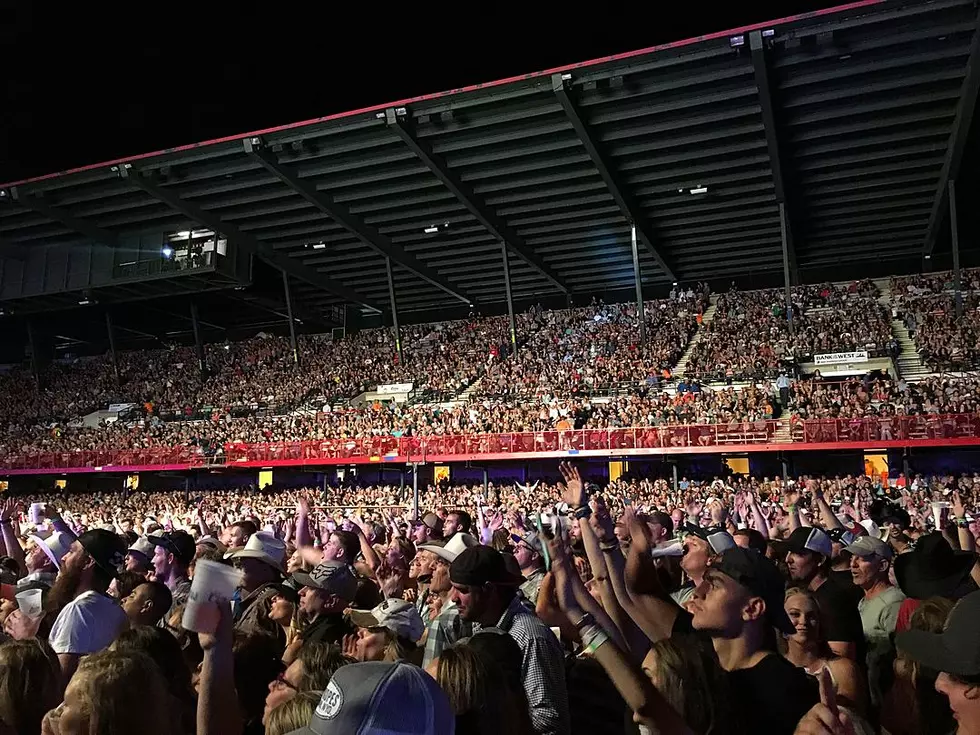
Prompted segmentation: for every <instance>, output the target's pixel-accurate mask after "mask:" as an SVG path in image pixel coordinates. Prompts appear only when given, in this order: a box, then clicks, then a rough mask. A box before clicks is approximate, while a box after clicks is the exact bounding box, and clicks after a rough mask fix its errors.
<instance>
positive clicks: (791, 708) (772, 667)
mask: <svg viewBox="0 0 980 735" xmlns="http://www.w3.org/2000/svg"><path fill="white" fill-rule="evenodd" d="M692 618H693V616H692V615H691V613H689V612H687V611H686V610H682V611H681V612H680V613H678V615H677V618H676V619H675V620H674V626H673V629H672V631H671V635H672V636H674V635H687V634H692V633H693V634H695V635H706V634H704V633H701V632H699V631H695V630H694V628H693V626H692V624H691V621H692ZM728 683H729V686H730V687H731V696H732V699H733V700H734V702H733V708H734V709H735V715H736V719H737V721H738V722H739V723H740V724H741V726H742V727H743V728H744V729H745V732H752V733H765V734H766V735H779V734H780V733H786V734H787V735H792V733H793V731H794V730H796V726H797V724H799V721H800V720H801V719H803V715H805V714H806V713H807V712H809V711H810V708H811V707H812V706H813V705H815V704H816V703H817V702H819V701H820V694H819V689H818V686H817V680H816V679H814V678H813V677H812V676H809V675H808V674H807V673H806V672H805V671H803V669H800V668H797V667H796V666H794V665H793V664H791V663H790V662H789V661H787V660H786V659H784V658H783V657H782V656H779V655H777V654H775V653H771V654H770V655H768V656H766V657H765V658H764V659H762V661H760V662H759V663H757V664H756V665H755V666H753V667H752V668H749V669H738V670H736V671H730V672H728Z"/></svg>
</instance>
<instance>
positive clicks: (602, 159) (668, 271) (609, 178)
mask: <svg viewBox="0 0 980 735" xmlns="http://www.w3.org/2000/svg"><path fill="white" fill-rule="evenodd" d="M566 76H567V75H563V74H553V75H552V77H551V89H552V91H553V92H554V93H555V97H557V98H558V102H559V104H561V108H562V110H563V111H564V112H565V117H566V118H567V119H568V122H569V123H571V125H572V129H573V130H574V131H575V135H576V136H577V137H578V139H579V142H581V144H582V146H583V147H584V148H585V151H586V153H588V155H589V158H590V159H592V164H593V165H594V166H595V167H596V170H597V171H598V172H599V176H601V177H602V180H603V182H604V183H605V185H606V189H607V190H608V191H609V193H610V194H611V195H612V198H613V200H614V201H615V202H616V206H618V207H619V210H620V212H622V213H623V216H624V217H626V220H627V222H629V224H630V225H631V226H633V227H635V228H636V236H637V239H638V240H639V241H640V242H642V243H643V245H644V246H645V247H646V249H647V251H648V252H649V253H650V255H652V256H653V259H654V260H655V261H656V263H657V266H658V267H659V268H660V270H662V271H663V272H664V275H665V276H667V278H669V279H670V280H671V281H676V280H677V274H676V273H675V272H674V271H675V269H674V267H673V266H672V265H671V264H670V263H668V261H667V258H666V256H665V255H664V253H661V252H660V250H658V249H657V246H656V240H655V239H654V237H653V235H652V233H651V231H650V226H649V222H648V220H647V218H646V217H644V216H643V214H642V213H641V211H640V208H639V206H638V205H637V203H636V201H635V200H634V198H633V195H632V194H631V193H630V192H629V191H628V190H627V189H626V187H625V186H624V184H623V183H622V182H621V181H620V178H619V174H618V173H617V172H616V171H615V170H614V168H613V166H612V164H611V162H610V161H609V159H608V156H607V155H606V154H605V153H604V152H603V150H602V149H601V147H600V142H599V141H598V140H597V139H596V137H595V136H594V135H593V133H592V130H591V129H590V128H589V126H588V124H587V123H586V121H585V118H584V117H583V116H582V112H581V111H580V110H579V107H578V105H577V104H576V102H575V100H574V99H572V95H571V93H570V92H569V90H568V86H567V85H566V84H565V82H566V79H565V77H566Z"/></svg>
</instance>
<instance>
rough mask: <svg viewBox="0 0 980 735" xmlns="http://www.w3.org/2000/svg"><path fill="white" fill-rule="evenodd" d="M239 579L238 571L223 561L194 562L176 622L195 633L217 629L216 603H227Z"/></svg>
mask: <svg viewBox="0 0 980 735" xmlns="http://www.w3.org/2000/svg"><path fill="white" fill-rule="evenodd" d="M241 581H242V573H241V572H240V571H239V570H238V569H235V568H234V567H230V566H228V565H227V564H221V563H219V562H216V561H210V560H209V559H201V560H200V561H198V562H197V564H196V565H195V566H194V579H193V581H192V582H191V591H190V594H189V595H188V597H187V605H186V606H185V607H184V617H183V618H181V621H180V624H181V625H182V626H183V628H184V630H190V631H193V632H195V633H214V632H215V631H216V630H217V629H218V621H219V619H220V618H219V616H220V610H219V608H218V606H219V605H228V604H229V603H230V602H231V599H232V597H234V595H235V590H236V589H237V588H238V585H239V584H240V583H241Z"/></svg>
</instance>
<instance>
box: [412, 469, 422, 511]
mask: <svg viewBox="0 0 980 735" xmlns="http://www.w3.org/2000/svg"><path fill="white" fill-rule="evenodd" d="M412 516H413V517H414V519H415V520H416V521H419V520H421V519H422V516H421V515H419V464H418V462H416V463H415V464H413V465H412Z"/></svg>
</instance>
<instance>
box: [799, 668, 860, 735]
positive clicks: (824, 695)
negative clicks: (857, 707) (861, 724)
mask: <svg viewBox="0 0 980 735" xmlns="http://www.w3.org/2000/svg"><path fill="white" fill-rule="evenodd" d="M817 679H818V681H819V682H820V703H819V704H815V705H813V707H812V708H811V709H810V711H809V712H807V713H806V715H804V717H803V719H802V720H800V723H799V724H798V725H797V726H796V730H795V732H794V735H854V723H853V722H851V718H850V717H848V715H847V713H846V712H841V711H840V708H839V707H838V706H837V694H836V692H835V691H834V685H833V683H832V682H831V679H830V669H828V668H827V667H826V666H825V667H824V668H823V669H821V671H820V675H819V676H818V677H817Z"/></svg>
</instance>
